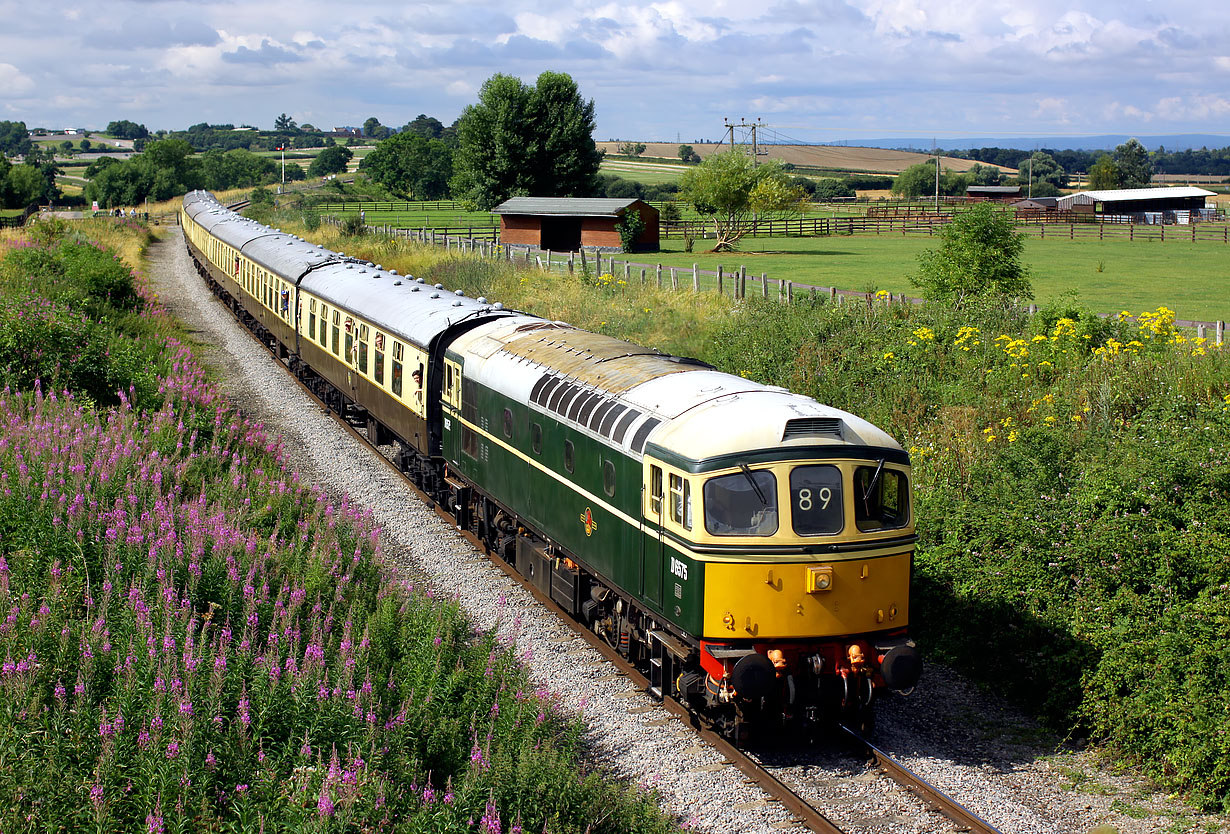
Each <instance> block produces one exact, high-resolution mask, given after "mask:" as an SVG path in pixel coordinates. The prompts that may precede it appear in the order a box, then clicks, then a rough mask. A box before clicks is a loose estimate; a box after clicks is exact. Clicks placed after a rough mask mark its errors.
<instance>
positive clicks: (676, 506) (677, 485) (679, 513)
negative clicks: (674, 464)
mask: <svg viewBox="0 0 1230 834" xmlns="http://www.w3.org/2000/svg"><path fill="white" fill-rule="evenodd" d="M670 487H671V521H673V522H675V523H676V524H679V525H681V526H682V527H683V529H685V530H691V529H692V482H691V481H689V480H688V479H687V478H683V477H681V476H679V475H675V474H672V475H671V477H670Z"/></svg>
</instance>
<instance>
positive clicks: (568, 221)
mask: <svg viewBox="0 0 1230 834" xmlns="http://www.w3.org/2000/svg"><path fill="white" fill-rule="evenodd" d="M491 211H492V213H493V214H498V215H499V216H500V242H501V243H516V244H522V245H528V246H537V247H538V248H540V249H551V250H554V251H557V252H568V251H574V250H577V249H581V248H582V247H584V248H585V249H619V248H620V242H619V230H618V229H617V228H616V224H617V223H618V222H619V220H620V218H622V217H623V216H624V214H626V213H627V212H629V211H634V212H636V213H638V214H640V216H641V221H642V222H643V223H644V225H645V229H644V231H642V232H641V236H640V237H639V238H638V239H637V243H636V247H635V249H636V251H638V252H654V251H657V249H658V239H659V238H658V210H657V209H656V208H654V207H653V206H651V205H649V204H648V203H646V202H644V201H642V200H618V199H608V198H605V197H601V198H600V197H513V198H511V199H508V200H505V201H504V202H502V203H500V204H499V205H498V206H496V207H495V208H494V209H492V210H491Z"/></svg>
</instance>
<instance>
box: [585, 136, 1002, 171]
mask: <svg viewBox="0 0 1230 834" xmlns="http://www.w3.org/2000/svg"><path fill="white" fill-rule="evenodd" d="M595 144H597V146H598V147H599V148H600V149H603V150H605V151H606V152H607V153H608V154H611V155H614V154H617V153H619V150H618V148H619V142H597V143H595ZM685 144H691V145H692V148H693V149H694V150H695V151H696V153H697V154H698V155H699V156H700V157H701V158H702V159H704V158H705V157H708V156H710V155H712V154H715V153H721V152H723V151H727V150H730V146H729V145H726V144H721V145H719V144H702V143H696V142H692V143H685ZM679 145H680V143H679V142H646V143H645V153H644V154H642V156H643V157H646V158H648V157H659V158H663V159H678V158H679ZM760 150H761V152H762V153H763V154H764V158H766V159H780V160H782V161H783V162H789V163H791V164H794V165H799V166H806V167H808V168H824V169H829V170H833V171H852V172H857V173H867V174H899V173H901V172H902V171H904V170H905V169H906V168H909V167H910V166H911V165H917V164H918V163H920V162H926V161H927V160H928V159H932V158H933V157H931V156H930V155H929V154H926V153H922V152H911V151H899V150H887V149H885V148H869V147H847V146H837V145H761V146H760ZM975 164H977V163H975V162H974V160H971V159H955V158H952V157H947V156H946V157H944V161H943V163H942V165H943V167H944V168H947V169H951V170H953V171H966V170H969V169H970V168H971V167H973V166H974V165H975ZM1003 170H1005V171H1012V173H1014V174H1015V173H1016V171H1014V170H1012V169H1008V168H1005V169H1003Z"/></svg>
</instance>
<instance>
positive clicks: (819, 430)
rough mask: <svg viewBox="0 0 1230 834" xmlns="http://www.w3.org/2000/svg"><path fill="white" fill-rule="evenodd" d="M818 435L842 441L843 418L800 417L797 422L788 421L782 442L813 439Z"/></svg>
mask: <svg viewBox="0 0 1230 834" xmlns="http://www.w3.org/2000/svg"><path fill="white" fill-rule="evenodd" d="M818 434H820V435H828V436H829V437H835V438H837V439H838V440H841V439H842V436H841V418H840V417H799V418H797V419H795V420H787V421H786V430H785V431H784V432H783V433H782V440H790V439H791V438H793V437H811V436H814V435H818Z"/></svg>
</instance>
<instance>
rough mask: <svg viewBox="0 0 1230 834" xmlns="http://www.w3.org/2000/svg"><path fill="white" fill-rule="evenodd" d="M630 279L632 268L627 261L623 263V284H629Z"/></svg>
mask: <svg viewBox="0 0 1230 834" xmlns="http://www.w3.org/2000/svg"><path fill="white" fill-rule="evenodd" d="M631 279H632V266H631V265H630V264H629V263H628V262H627V261H624V283H625V284H627V283H629V282H630V281H631Z"/></svg>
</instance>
